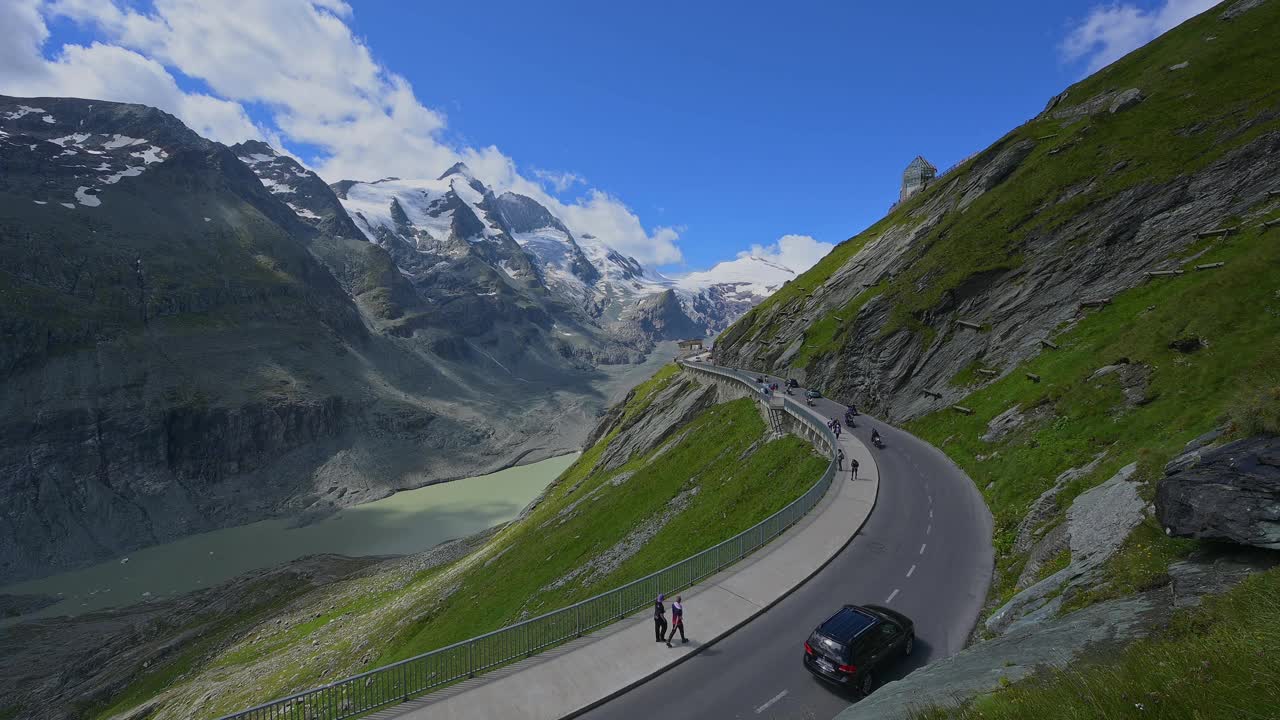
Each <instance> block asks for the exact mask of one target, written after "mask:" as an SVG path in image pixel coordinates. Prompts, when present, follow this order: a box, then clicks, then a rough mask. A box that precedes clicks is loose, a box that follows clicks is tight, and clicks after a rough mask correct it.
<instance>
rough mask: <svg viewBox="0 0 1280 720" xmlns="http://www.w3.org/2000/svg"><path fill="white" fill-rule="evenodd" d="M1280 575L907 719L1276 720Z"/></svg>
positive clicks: (1259, 578) (1265, 575)
mask: <svg viewBox="0 0 1280 720" xmlns="http://www.w3.org/2000/svg"><path fill="white" fill-rule="evenodd" d="M1277 647H1280V570H1271V571H1268V572H1265V573H1261V574H1258V575H1254V576H1253V577H1250V578H1248V579H1247V580H1245V581H1244V582H1243V583H1241V584H1240V585H1239V586H1237V587H1235V588H1233V589H1232V590H1231V591H1229V592H1227V593H1226V594H1224V595H1222V596H1219V597H1212V598H1208V599H1206V601H1205V603H1204V605H1203V606H1202V607H1200V608H1196V609H1192V610H1189V611H1183V612H1181V613H1179V614H1178V615H1177V616H1175V618H1174V621H1173V622H1172V623H1171V626H1170V627H1169V628H1168V629H1167V630H1165V631H1163V632H1161V633H1159V634H1157V635H1155V636H1153V637H1150V638H1147V639H1144V640H1139V641H1137V642H1135V643H1132V644H1131V645H1129V646H1128V647H1127V648H1125V649H1124V650H1123V651H1121V652H1120V653H1119V654H1118V655H1116V654H1114V653H1109V654H1107V655H1099V656H1098V657H1096V658H1093V659H1092V660H1090V659H1086V660H1084V661H1082V662H1079V663H1077V664H1076V665H1074V666H1073V667H1071V668H1069V669H1064V670H1055V671H1050V672H1042V673H1039V674H1037V675H1034V676H1032V677H1030V678H1027V679H1024V680H1022V681H1020V682H1016V683H1012V684H1011V685H1009V686H1008V687H1005V688H1002V689H1000V690H997V691H996V692H994V693H992V694H990V695H987V696H983V697H981V698H978V699H977V700H974V701H972V702H970V703H968V704H967V705H965V706H963V707H961V708H958V709H939V708H932V709H928V710H923V711H918V712H913V713H912V717H913V718H914V719H915V720H943V719H944V718H947V719H952V720H978V719H979V718H981V720H1006V719H1007V720H1021V719H1022V718H1037V720H1086V719H1087V720H1093V719H1094V718H1153V719H1157V720H1159V719H1164V718H1167V719H1168V720H1175V719H1176V720H1187V719H1191V720H1208V719H1209V718H1259V719H1261V718H1275V717H1277V708H1280V654H1277V653H1276V652H1275V649H1276V648H1277Z"/></svg>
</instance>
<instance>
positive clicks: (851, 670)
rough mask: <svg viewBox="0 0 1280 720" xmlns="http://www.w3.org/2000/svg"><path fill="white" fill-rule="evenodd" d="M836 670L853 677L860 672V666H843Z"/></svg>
mask: <svg viewBox="0 0 1280 720" xmlns="http://www.w3.org/2000/svg"><path fill="white" fill-rule="evenodd" d="M836 669H837V670H839V671H840V672H842V673H848V674H850V675H852V674H854V673H856V672H858V666H857V665H841V666H840V667H838V668H836Z"/></svg>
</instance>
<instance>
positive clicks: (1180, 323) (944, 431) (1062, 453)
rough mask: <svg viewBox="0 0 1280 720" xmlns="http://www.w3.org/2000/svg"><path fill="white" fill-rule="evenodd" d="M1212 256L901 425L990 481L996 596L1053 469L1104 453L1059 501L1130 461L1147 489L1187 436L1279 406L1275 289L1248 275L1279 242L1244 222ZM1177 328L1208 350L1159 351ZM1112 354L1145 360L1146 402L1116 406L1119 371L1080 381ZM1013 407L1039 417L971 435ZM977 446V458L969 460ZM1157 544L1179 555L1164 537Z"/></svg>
mask: <svg viewBox="0 0 1280 720" xmlns="http://www.w3.org/2000/svg"><path fill="white" fill-rule="evenodd" d="M1273 232H1274V231H1273ZM1218 260H1222V261H1225V262H1226V263H1227V264H1226V266H1225V267H1223V268H1220V269H1218V270H1213V271H1206V272H1192V273H1188V274H1186V275H1183V276H1180V277H1175V278H1168V279H1159V280H1153V281H1151V282H1149V283H1147V284H1144V285H1141V286H1139V287H1137V288H1134V289H1132V290H1129V291H1127V292H1124V293H1121V294H1120V295H1118V296H1117V297H1115V298H1114V300H1113V302H1112V304H1111V305H1110V306H1108V307H1106V308H1104V309H1102V310H1100V311H1098V312H1094V313H1091V314H1090V315H1089V316H1088V317H1086V318H1085V319H1084V320H1082V321H1081V322H1080V323H1079V324H1078V325H1077V326H1076V327H1075V328H1073V329H1072V330H1070V331H1069V332H1067V333H1064V334H1063V335H1061V336H1059V337H1058V338H1057V339H1056V342H1057V343H1058V344H1059V346H1060V348H1061V349H1059V350H1056V351H1052V350H1046V351H1044V352H1041V353H1040V354H1039V355H1038V356H1036V357H1035V358H1034V359H1032V360H1031V361H1029V362H1027V363H1025V364H1024V365H1023V366H1021V367H1019V368H1017V369H1016V370H1015V371H1014V372H1012V373H1009V374H1008V375H1007V376H1005V377H1004V378H1001V379H1000V380H997V381H995V382H993V383H991V384H990V385H987V386H985V387H983V388H981V389H979V390H977V391H976V392H974V393H972V394H970V395H969V396H967V397H965V398H964V399H963V400H962V401H961V404H963V405H965V406H966V407H971V408H973V409H974V414H973V415H971V416H965V415H959V414H957V413H954V412H947V411H945V410H944V411H939V412H936V413H933V414H931V415H927V416H925V417H922V418H919V419H917V420H915V421H913V422H911V423H908V425H907V427H908V429H910V430H911V431H913V432H915V433H917V434H918V435H920V436H921V437H923V438H925V439H927V440H929V441H930V442H932V443H934V444H935V445H939V446H940V447H942V448H943V449H944V451H945V452H947V454H948V455H950V456H951V457H952V458H953V459H954V460H956V462H957V463H959V464H960V465H961V467H963V468H964V469H965V470H966V472H968V473H969V475H970V476H971V477H972V478H973V480H974V481H975V482H976V483H977V485H978V487H980V488H986V487H987V486H988V484H989V483H993V482H994V483H995V485H994V486H993V487H992V488H991V489H989V490H986V491H984V496H985V498H986V500H987V504H988V505H989V506H990V508H991V511H992V514H993V515H994V517H995V538H994V543H995V547H996V552H997V566H998V569H999V570H1000V573H999V582H998V583H997V584H996V585H995V587H994V588H993V593H994V596H995V597H996V598H998V599H1000V600H1001V601H1003V600H1007V599H1008V597H1010V596H1011V595H1012V590H1013V582H1014V580H1016V579H1017V576H1018V573H1019V568H1020V567H1021V565H1022V563H1023V562H1024V560H1025V558H1022V557H1019V556H1015V555H1014V554H1013V553H1012V552H1011V548H1012V545H1013V541H1014V539H1015V537H1016V530H1017V525H1018V523H1019V522H1020V521H1021V519H1022V517H1023V516H1024V514H1025V513H1026V510H1027V508H1028V506H1029V505H1030V503H1031V501H1032V500H1034V499H1035V498H1036V497H1037V496H1039V495H1040V493H1042V492H1044V491H1045V490H1046V489H1048V488H1049V487H1050V486H1051V485H1052V483H1053V480H1054V478H1055V477H1056V476H1057V475H1058V474H1059V473H1061V472H1062V471H1063V470H1066V469H1067V468H1070V467H1078V466H1081V465H1084V464H1086V463H1087V462H1088V461H1089V460H1090V459H1091V458H1093V457H1094V456H1095V455H1097V454H1098V453H1100V452H1104V451H1105V452H1106V453H1107V455H1106V459H1105V460H1104V462H1103V463H1102V464H1101V466H1100V467H1099V468H1098V470H1097V471H1096V472H1094V473H1092V474H1090V475H1088V476H1085V477H1082V478H1080V479H1078V480H1076V481H1075V482H1073V483H1071V484H1069V485H1068V486H1067V487H1066V488H1065V489H1064V491H1063V492H1062V493H1061V494H1060V495H1059V498H1058V501H1059V506H1060V507H1061V508H1063V509H1065V508H1066V507H1068V506H1069V505H1070V503H1071V501H1072V500H1073V499H1074V498H1075V497H1077V496H1078V495H1079V494H1080V493H1081V492H1084V491H1085V490H1087V489H1088V488H1090V487H1093V486H1094V485H1096V484H1097V483H1099V482H1101V481H1102V480H1105V479H1106V478H1108V477H1110V476H1111V475H1112V474H1114V473H1115V471H1116V470H1118V469H1119V468H1120V467H1121V466H1123V465H1126V464H1128V463H1130V462H1133V461H1135V460H1139V461H1140V467H1141V468H1142V470H1141V472H1140V473H1139V477H1140V479H1143V480H1145V481H1146V482H1147V484H1148V490H1147V494H1148V496H1150V495H1151V487H1152V485H1153V483H1154V482H1156V481H1157V480H1158V477H1159V476H1160V474H1161V471H1162V468H1163V466H1164V464H1165V463H1166V462H1167V461H1168V460H1170V459H1172V457H1174V456H1175V455H1176V454H1177V453H1178V452H1179V451H1180V450H1181V448H1182V446H1183V444H1184V443H1185V442H1186V441H1187V440H1189V439H1191V438H1193V437H1195V436H1197V435H1199V434H1201V433H1204V432H1206V431H1208V430H1210V429H1212V428H1213V427H1215V426H1217V425H1219V424H1221V423H1223V422H1224V421H1225V420H1226V418H1228V417H1229V416H1238V417H1241V418H1242V419H1243V418H1246V417H1251V418H1260V419H1259V420H1258V423H1260V425H1259V426H1260V427H1261V426H1264V425H1265V423H1268V422H1271V420H1268V419H1266V418H1271V417H1274V413H1275V412H1276V411H1275V409H1274V407H1273V406H1272V405H1271V404H1270V403H1269V402H1268V399H1269V398H1272V397H1274V395H1273V394H1272V393H1273V392H1274V390H1273V388H1274V387H1275V386H1276V385H1275V383H1274V378H1276V377H1277V376H1280V295H1277V294H1276V293H1277V291H1278V290H1280V288H1277V286H1276V285H1275V283H1274V282H1272V283H1268V282H1259V278H1260V277H1266V276H1267V273H1266V272H1265V271H1264V272H1262V274H1261V275H1260V274H1259V271H1260V269H1266V268H1272V269H1280V242H1276V238H1275V237H1269V236H1264V235H1262V234H1260V233H1259V232H1258V231H1257V230H1256V229H1249V230H1246V231H1245V232H1243V233H1241V234H1240V235H1236V236H1232V237H1230V238H1229V239H1226V240H1219V241H1217V242H1215V243H1214V246H1213V247H1212V249H1210V250H1209V252H1208V253H1207V254H1206V255H1205V256H1204V260H1203V261H1204V262H1213V261H1218ZM1270 277H1277V276H1276V275H1275V274H1274V273H1273V274H1271V275H1270ZM1149 308H1150V309H1149ZM1187 335H1195V336H1198V337H1203V338H1205V339H1206V340H1207V341H1208V347H1206V348H1204V349H1203V350H1200V351H1198V352H1196V353H1192V354H1186V355H1184V354H1182V353H1179V352H1178V351H1176V350H1172V349H1170V348H1169V347H1168V345H1169V342H1170V341H1171V340H1173V339H1175V338H1179V337H1184V336H1187ZM1121 358H1127V359H1129V360H1130V361H1131V362H1132V363H1143V364H1146V365H1147V366H1149V368H1150V381H1149V387H1148V389H1147V395H1148V397H1149V398H1150V400H1149V402H1147V403H1146V404H1144V405H1138V406H1136V407H1128V406H1127V405H1126V403H1125V400H1124V395H1123V393H1122V388H1121V385H1120V382H1121V381H1120V376H1119V374H1118V373H1113V374H1111V375H1108V376H1105V377H1103V378H1100V379H1097V380H1089V379H1088V378H1089V377H1090V375H1092V373H1093V371H1094V370H1096V369H1097V368H1098V367H1100V366H1102V365H1104V364H1107V363H1110V362H1114V361H1116V360H1118V359H1121ZM1025 372H1032V373H1035V374H1038V375H1040V377H1041V378H1042V382H1040V383H1032V382H1030V381H1028V380H1027V379H1026V377H1025V375H1024V373H1025ZM964 377H966V375H965V374H961V375H960V376H958V379H960V380H963V379H964ZM1013 405H1018V406H1020V407H1021V408H1022V409H1023V411H1024V412H1027V411H1029V410H1031V409H1032V408H1040V409H1041V410H1042V411H1043V410H1045V409H1047V410H1048V411H1049V412H1047V413H1045V418H1044V419H1043V420H1041V421H1039V422H1029V423H1028V424H1027V425H1024V426H1023V427H1021V428H1019V429H1018V430H1016V431H1014V432H1013V433H1011V434H1010V435H1009V436H1007V437H1005V438H1004V439H1003V440H1002V441H1001V442H998V443H994V444H991V443H986V442H984V441H982V440H981V439H980V436H981V435H982V434H983V433H985V432H986V429H987V423H988V422H989V421H990V420H991V419H992V418H993V417H995V416H996V415H998V414H1000V413H1001V412H1003V411H1004V410H1006V409H1008V408H1009V407H1011V406H1013ZM1233 412H1234V413H1235V415H1232V413H1233ZM1242 422H1243V420H1242ZM1252 427H1253V426H1250V427H1247V428H1246V427H1241V428H1240V429H1239V430H1238V431H1237V432H1238V433H1242V432H1244V431H1247V430H1249V429H1252ZM948 438H950V441H949V442H947V443H946V444H945V445H943V441H944V440H946V439H948ZM996 452H998V455H995V453H996ZM979 455H982V456H984V457H985V459H984V460H981V461H979V460H978V459H977V457H978V456H979ZM1160 538H1163V535H1161V536H1160ZM1163 542H1165V539H1156V538H1153V539H1152V543H1156V544H1159V543H1163ZM1169 542H1172V541H1169ZM1166 549H1167V550H1179V551H1185V548H1180V549H1179V548H1176V547H1174V546H1173V545H1170V546H1169V548H1166Z"/></svg>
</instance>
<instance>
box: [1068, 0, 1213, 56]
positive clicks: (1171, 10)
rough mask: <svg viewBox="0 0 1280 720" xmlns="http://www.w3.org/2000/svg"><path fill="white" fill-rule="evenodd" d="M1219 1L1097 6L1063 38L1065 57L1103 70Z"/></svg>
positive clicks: (1202, 0)
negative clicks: (1149, 7) (1154, 6)
mask: <svg viewBox="0 0 1280 720" xmlns="http://www.w3.org/2000/svg"><path fill="white" fill-rule="evenodd" d="M1219 1H1220V0H1164V2H1163V4H1162V5H1161V6H1160V7H1157V8H1152V9H1150V10H1143V9H1142V8H1139V7H1137V6H1135V5H1130V4H1128V3H1116V4H1113V5H1098V6H1095V7H1094V8H1093V9H1092V10H1091V11H1090V12H1089V15H1088V17H1086V18H1085V19H1084V20H1083V21H1081V22H1080V23H1079V24H1078V25H1076V26H1075V27H1074V28H1072V30H1071V32H1070V33H1069V34H1068V35H1067V37H1066V38H1065V39H1064V40H1063V41H1062V45H1061V48H1060V49H1061V51H1062V57H1063V59H1065V60H1066V61H1067V62H1072V63H1074V62H1077V61H1080V60H1085V61H1086V68H1087V71H1088V72H1093V71H1095V70H1099V69H1101V68H1103V67H1106V66H1107V65H1110V64H1111V63H1113V62H1115V61H1116V60H1119V59H1120V58H1121V57H1123V56H1124V55H1125V54H1127V53H1128V52H1130V51H1131V50H1134V49H1136V48H1139V47H1142V46H1143V45H1145V44H1147V43H1148V42H1150V41H1151V40H1153V39H1155V38H1156V37H1158V36H1160V35H1161V34H1163V33H1165V32H1166V31H1168V30H1170V29H1172V28H1174V27H1175V26H1177V25H1179V24H1180V23H1182V22H1183V21H1185V20H1187V19H1188V18H1191V17H1193V16H1195V15H1199V14H1200V13H1202V12H1204V11H1205V10H1208V9H1209V8H1211V7H1213V6H1214V5H1217V4H1218V2H1219Z"/></svg>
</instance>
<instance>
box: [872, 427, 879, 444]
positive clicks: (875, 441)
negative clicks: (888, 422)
mask: <svg viewBox="0 0 1280 720" xmlns="http://www.w3.org/2000/svg"><path fill="white" fill-rule="evenodd" d="M871 444H872V445H875V446H876V447H880V431H879V430H872V431H871Z"/></svg>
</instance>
